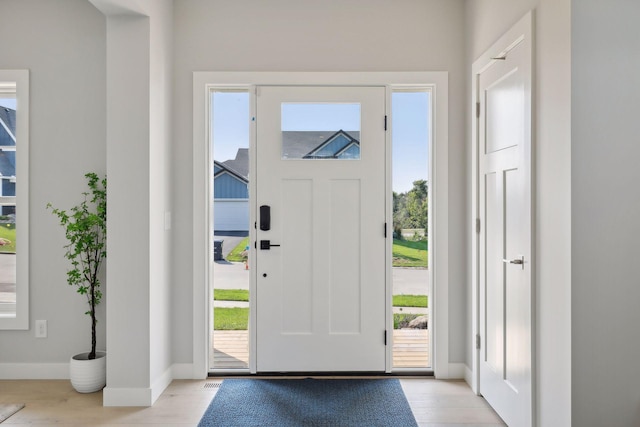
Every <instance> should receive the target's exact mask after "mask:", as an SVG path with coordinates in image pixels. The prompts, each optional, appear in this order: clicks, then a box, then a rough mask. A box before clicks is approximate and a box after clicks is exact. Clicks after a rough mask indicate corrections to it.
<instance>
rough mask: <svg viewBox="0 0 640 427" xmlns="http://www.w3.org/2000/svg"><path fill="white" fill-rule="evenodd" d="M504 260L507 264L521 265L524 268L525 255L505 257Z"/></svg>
mask: <svg viewBox="0 0 640 427" xmlns="http://www.w3.org/2000/svg"><path fill="white" fill-rule="evenodd" d="M502 262H504V263H505V264H516V265H521V266H522V268H523V269H524V255H520V258H514V259H503V260H502Z"/></svg>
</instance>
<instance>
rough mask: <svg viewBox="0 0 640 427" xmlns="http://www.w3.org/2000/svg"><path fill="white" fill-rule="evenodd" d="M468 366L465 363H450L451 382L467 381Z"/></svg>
mask: <svg viewBox="0 0 640 427" xmlns="http://www.w3.org/2000/svg"><path fill="white" fill-rule="evenodd" d="M466 368H467V365H465V364H464V363H449V378H448V379H450V380H463V379H465V369H466Z"/></svg>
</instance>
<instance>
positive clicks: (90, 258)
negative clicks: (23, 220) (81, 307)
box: [47, 172, 107, 393]
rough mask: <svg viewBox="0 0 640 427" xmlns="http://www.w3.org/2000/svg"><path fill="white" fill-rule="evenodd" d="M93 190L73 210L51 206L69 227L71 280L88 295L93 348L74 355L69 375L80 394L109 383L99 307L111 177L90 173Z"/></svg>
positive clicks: (66, 256) (68, 255)
mask: <svg viewBox="0 0 640 427" xmlns="http://www.w3.org/2000/svg"><path fill="white" fill-rule="evenodd" d="M85 177H86V178H87V180H88V182H87V185H88V187H89V191H87V192H84V193H82V194H83V195H84V200H83V201H82V202H81V203H80V204H79V205H77V206H74V207H72V208H71V209H69V210H62V209H57V208H54V207H53V206H52V205H51V203H49V204H47V208H48V209H51V210H52V213H53V214H54V215H55V216H57V217H58V220H59V222H60V225H61V226H62V227H63V228H64V229H65V236H66V238H67V241H68V244H67V245H65V246H64V247H65V249H66V253H65V258H67V259H68V260H69V261H70V263H71V268H70V269H69V270H68V271H67V282H68V284H69V285H70V286H74V287H76V291H77V292H78V293H79V294H81V295H84V296H85V297H86V298H87V303H88V304H89V310H88V311H87V312H85V314H87V315H89V316H90V317H91V351H89V352H87V353H80V354H77V355H75V356H73V357H72V358H71V361H70V368H69V377H70V379H71V384H72V385H73V387H74V388H75V389H76V390H77V391H78V392H80V393H91V392H94V391H98V390H102V389H103V388H104V386H105V384H106V353H105V352H100V351H96V323H97V319H96V307H97V306H98V304H100V300H101V299H102V292H101V291H100V279H99V273H100V267H101V265H102V261H103V260H104V258H105V257H106V256H107V248H106V234H107V179H106V177H105V178H102V179H101V178H99V177H98V175H97V174H95V173H93V172H90V173H87V174H85Z"/></svg>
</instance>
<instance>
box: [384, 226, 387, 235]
mask: <svg viewBox="0 0 640 427" xmlns="http://www.w3.org/2000/svg"><path fill="white" fill-rule="evenodd" d="M384 238H385V239H386V238H387V223H386V222H385V223H384Z"/></svg>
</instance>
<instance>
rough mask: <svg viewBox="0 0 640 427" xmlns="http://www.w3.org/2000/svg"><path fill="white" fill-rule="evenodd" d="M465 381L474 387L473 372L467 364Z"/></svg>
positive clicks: (465, 366)
mask: <svg viewBox="0 0 640 427" xmlns="http://www.w3.org/2000/svg"><path fill="white" fill-rule="evenodd" d="M464 381H465V382H466V383H467V384H469V387H471V388H472V389H473V372H472V371H471V368H469V367H468V366H467V365H464Z"/></svg>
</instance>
